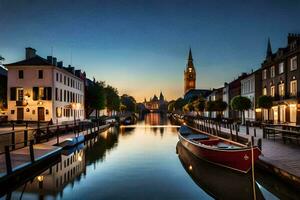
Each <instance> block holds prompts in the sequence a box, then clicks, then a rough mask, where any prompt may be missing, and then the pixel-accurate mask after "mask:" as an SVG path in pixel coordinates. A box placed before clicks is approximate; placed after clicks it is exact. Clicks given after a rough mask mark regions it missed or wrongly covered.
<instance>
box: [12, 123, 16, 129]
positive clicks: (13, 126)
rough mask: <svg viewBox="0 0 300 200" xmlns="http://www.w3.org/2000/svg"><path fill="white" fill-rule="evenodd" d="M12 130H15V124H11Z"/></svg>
mask: <svg viewBox="0 0 300 200" xmlns="http://www.w3.org/2000/svg"><path fill="white" fill-rule="evenodd" d="M12 130H15V123H14V122H12Z"/></svg>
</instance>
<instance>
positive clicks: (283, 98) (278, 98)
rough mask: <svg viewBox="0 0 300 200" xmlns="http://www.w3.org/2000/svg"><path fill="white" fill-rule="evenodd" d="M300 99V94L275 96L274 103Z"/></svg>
mask: <svg viewBox="0 0 300 200" xmlns="http://www.w3.org/2000/svg"><path fill="white" fill-rule="evenodd" d="M299 97H300V92H297V93H296V94H285V95H284V96H279V95H275V96H274V97H273V98H274V101H281V100H287V99H297V98H299Z"/></svg>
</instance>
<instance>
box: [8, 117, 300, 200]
mask: <svg viewBox="0 0 300 200" xmlns="http://www.w3.org/2000/svg"><path fill="white" fill-rule="evenodd" d="M169 125H170V122H169V120H168V119H167V116H166V115H160V114H158V113H150V114H149V115H146V116H144V120H143V121H139V122H138V124H137V125H136V126H129V127H121V128H120V129H118V128H111V129H109V130H108V131H106V132H104V133H101V134H99V135H98V137H96V138H95V139H92V140H89V141H88V142H86V143H85V144H84V145H81V146H78V147H76V148H75V149H72V150H68V151H64V152H63V155H62V158H61V162H58V163H55V164H54V165H53V166H50V167H49V169H47V170H46V171H44V172H43V173H41V174H39V176H37V177H33V178H32V180H30V181H29V182H27V183H26V184H24V185H22V186H19V187H18V189H17V190H16V191H13V192H12V193H11V194H8V195H7V196H6V197H4V198H7V199H20V197H21V198H22V199H72V200H73V199H212V198H217V199H252V197H253V196H252V195H253V193H252V189H251V186H252V184H251V178H250V177H249V176H245V175H243V174H237V173H234V172H232V171H230V170H227V169H220V168H219V167H216V166H214V165H211V164H208V163H206V162H204V161H201V160H199V159H198V158H195V157H194V156H193V155H192V154H191V153H190V152H189V151H187V150H186V149H185V148H184V147H182V146H180V143H179V144H177V142H178V136H177V128H176V127H174V126H169ZM176 144H177V152H178V155H177V154H176V151H175V150H176ZM178 157H179V159H178ZM257 176H259V177H258V180H264V181H259V184H260V185H259V187H257V188H256V191H257V199H263V198H264V197H265V198H266V199H272V198H275V196H274V195H273V194H272V193H275V195H276V196H279V197H288V198H291V199H294V198H295V197H296V198H297V195H298V193H294V192H293V191H292V190H289V189H288V188H287V186H286V185H285V184H283V183H281V184H276V186H280V187H282V188H283V189H282V188H281V195H277V194H276V192H273V191H272V190H271V189H270V188H272V186H267V187H266V186H265V185H264V184H269V183H273V185H275V183H276V180H274V179H266V178H265V175H264V174H258V175H257ZM267 180H268V181H267ZM277 182H278V180H277ZM265 188H268V190H269V191H272V192H268V190H267V189H265ZM284 193H287V194H284ZM266 194H268V196H267V195H266ZM296 198H295V199H296Z"/></svg>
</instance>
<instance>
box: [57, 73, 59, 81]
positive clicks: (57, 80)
mask: <svg viewBox="0 0 300 200" xmlns="http://www.w3.org/2000/svg"><path fill="white" fill-rule="evenodd" d="M58 79H59V78H58V73H57V72H56V81H57V82H58Z"/></svg>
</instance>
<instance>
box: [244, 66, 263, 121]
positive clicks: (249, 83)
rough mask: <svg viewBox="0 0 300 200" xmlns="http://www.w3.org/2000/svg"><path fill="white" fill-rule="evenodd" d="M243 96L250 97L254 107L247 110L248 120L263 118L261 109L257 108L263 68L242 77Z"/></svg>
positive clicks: (246, 118) (246, 117) (246, 116)
mask: <svg viewBox="0 0 300 200" xmlns="http://www.w3.org/2000/svg"><path fill="white" fill-rule="evenodd" d="M241 96H243V97H247V98H248V99H250V101H251V104H252V107H251V109H249V110H246V111H245V120H246V121H256V120H260V119H261V110H260V109H257V103H258V98H259V97H260V96H261V70H260V69H258V70H257V71H255V72H252V73H251V74H249V75H248V76H247V77H245V78H243V79H241Z"/></svg>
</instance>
